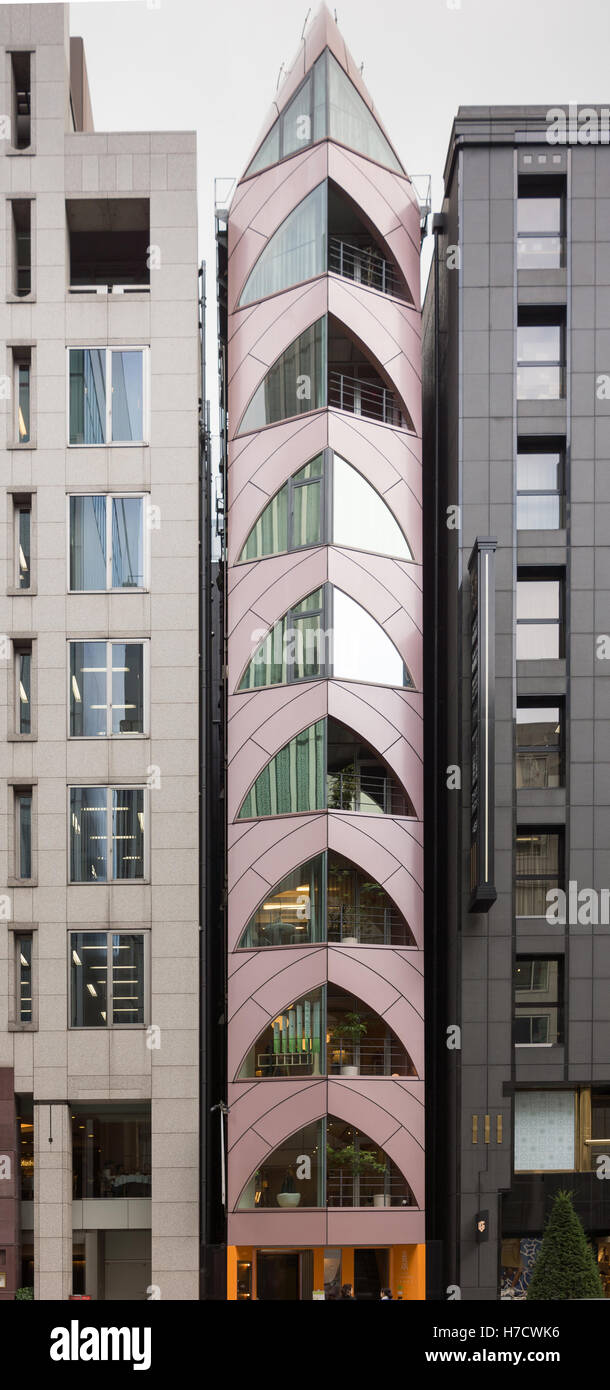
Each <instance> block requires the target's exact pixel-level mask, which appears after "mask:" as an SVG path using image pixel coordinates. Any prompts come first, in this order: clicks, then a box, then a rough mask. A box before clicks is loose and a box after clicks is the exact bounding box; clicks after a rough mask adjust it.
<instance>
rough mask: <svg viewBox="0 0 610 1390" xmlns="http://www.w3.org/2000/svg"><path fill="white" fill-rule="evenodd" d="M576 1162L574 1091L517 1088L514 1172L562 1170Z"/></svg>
mask: <svg viewBox="0 0 610 1390" xmlns="http://www.w3.org/2000/svg"><path fill="white" fill-rule="evenodd" d="M575 1166H576V1092H575V1091H517V1092H516V1094H515V1172H535V1173H540V1172H551V1173H552V1172H555V1173H558V1172H562V1171H565V1170H569V1171H572V1170H573V1169H574V1168H575Z"/></svg>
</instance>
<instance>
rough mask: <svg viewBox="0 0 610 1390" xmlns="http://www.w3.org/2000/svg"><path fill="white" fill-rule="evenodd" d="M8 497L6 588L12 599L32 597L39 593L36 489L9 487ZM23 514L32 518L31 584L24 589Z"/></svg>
mask: <svg viewBox="0 0 610 1390" xmlns="http://www.w3.org/2000/svg"><path fill="white" fill-rule="evenodd" d="M7 496H8V497H9V499H10V501H11V504H12V517H10V518H8V517H7V520H8V521H9V524H10V526H11V532H10V538H11V544H10V545H9V556H8V560H9V572H8V584H7V586H6V592H7V594H8V595H10V597H11V598H17V596H18V595H19V594H23V595H25V596H26V597H32V596H33V595H35V594H36V593H37V587H36V558H37V557H36V550H35V537H36V512H37V507H36V489H35V488H33V489H32V490H31V491H30V492H24V491H23V489H22V488H20V487H9V488H7ZM22 512H27V513H28V514H29V518H30V555H29V561H30V564H29V576H30V583H29V584H28V585H27V586H23V587H22V586H21V584H20V582H19V581H20V563H19V550H20V545H21V536H20V515H21V513H22ZM24 635H25V634H24ZM27 635H28V637H29V635H30V634H29V633H28V634H27Z"/></svg>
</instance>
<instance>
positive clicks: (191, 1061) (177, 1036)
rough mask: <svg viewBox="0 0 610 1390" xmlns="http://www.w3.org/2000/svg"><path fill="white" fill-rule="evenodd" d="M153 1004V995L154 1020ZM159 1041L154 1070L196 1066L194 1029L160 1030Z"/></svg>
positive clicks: (195, 1035)
mask: <svg viewBox="0 0 610 1390" xmlns="http://www.w3.org/2000/svg"><path fill="white" fill-rule="evenodd" d="M168 964H169V962H168ZM191 971H192V966H191ZM155 1002H156V996H155V995H153V1014H154V1016H155V1019H156V1010H155ZM159 1041H160V1043H161V1046H160V1047H159V1048H155V1049H154V1056H155V1061H154V1065H155V1068H157V1067H183V1066H193V1067H196V1066H197V1063H198V1059H199V1051H198V1045H197V1043H198V1038H197V1031H196V1029H194V1028H193V1029H187V1028H162V1029H161V1037H160V1039H159Z"/></svg>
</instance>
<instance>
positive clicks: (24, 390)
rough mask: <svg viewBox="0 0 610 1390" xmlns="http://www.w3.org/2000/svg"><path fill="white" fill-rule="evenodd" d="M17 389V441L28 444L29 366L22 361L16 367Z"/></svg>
mask: <svg viewBox="0 0 610 1390" xmlns="http://www.w3.org/2000/svg"><path fill="white" fill-rule="evenodd" d="M18 391H19V401H18V407H17V423H18V431H19V443H20V444H29V442H30V367H29V364H28V363H26V362H24V363H20V364H19V367H18Z"/></svg>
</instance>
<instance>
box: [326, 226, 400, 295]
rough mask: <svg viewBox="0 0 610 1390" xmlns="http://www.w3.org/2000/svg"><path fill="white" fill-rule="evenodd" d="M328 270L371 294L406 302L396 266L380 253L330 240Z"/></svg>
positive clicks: (339, 239)
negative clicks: (365, 288)
mask: <svg viewBox="0 0 610 1390" xmlns="http://www.w3.org/2000/svg"><path fill="white" fill-rule="evenodd" d="M328 269H329V270H330V271H333V272H334V274H335V275H342V276H343V277H344V279H345V280H353V281H354V282H355V283H356V284H358V285H365V286H366V287H367V289H370V290H380V291H381V293H382V294H391V295H393V296H394V298H395V299H404V298H405V294H404V291H403V288H402V285H401V283H400V281H399V279H398V276H397V274H396V271H395V270H394V267H393V265H391V264H390V262H389V261H386V260H384V257H383V256H381V255H380V254H379V252H378V251H371V250H369V249H368V247H365V246H354V245H352V244H351V243H350V242H348V241H343V240H342V239H341V238H340V237H334V236H331V237H329V241H328Z"/></svg>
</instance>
